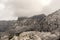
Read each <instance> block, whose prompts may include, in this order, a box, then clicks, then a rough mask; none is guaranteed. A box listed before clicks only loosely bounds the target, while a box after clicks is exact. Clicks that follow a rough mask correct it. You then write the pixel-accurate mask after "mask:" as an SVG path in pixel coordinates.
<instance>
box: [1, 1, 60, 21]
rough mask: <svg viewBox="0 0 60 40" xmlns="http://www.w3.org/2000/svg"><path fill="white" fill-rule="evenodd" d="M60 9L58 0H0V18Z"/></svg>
mask: <svg viewBox="0 0 60 40" xmlns="http://www.w3.org/2000/svg"><path fill="white" fill-rule="evenodd" d="M58 9H60V0H45V1H44V0H0V20H16V19H17V17H18V16H19V17H22V16H28V17H30V16H33V15H39V14H46V15H48V14H51V13H52V12H54V11H56V10H58Z"/></svg>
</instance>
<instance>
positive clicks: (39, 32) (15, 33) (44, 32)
mask: <svg viewBox="0 0 60 40" xmlns="http://www.w3.org/2000/svg"><path fill="white" fill-rule="evenodd" d="M3 25H6V26H7V27H6V28H7V30H5V29H4V30H5V31H4V32H0V40H60V10H57V11H56V12H54V13H52V14H49V15H48V16H46V15H44V14H41V15H35V16H32V17H18V20H16V21H15V22H9V23H8V22H7V24H5V23H2V26H3ZM3 27H5V26H3ZM3 27H2V28H3Z"/></svg>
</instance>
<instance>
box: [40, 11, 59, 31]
mask: <svg viewBox="0 0 60 40" xmlns="http://www.w3.org/2000/svg"><path fill="white" fill-rule="evenodd" d="M41 26H42V29H43V31H53V30H54V31H59V32H60V10H57V11H56V12H54V13H52V14H50V15H48V16H47V17H46V18H45V19H44V20H43V21H42V22H41Z"/></svg>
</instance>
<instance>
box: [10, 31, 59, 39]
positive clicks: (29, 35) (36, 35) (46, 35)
mask: <svg viewBox="0 0 60 40" xmlns="http://www.w3.org/2000/svg"><path fill="white" fill-rule="evenodd" d="M57 34H59V33H57ZM57 34H51V33H50V32H38V31H30V32H23V33H21V34H20V35H19V36H16V35H15V36H14V37H13V38H12V39H10V40H58V39H59V36H58V35H57Z"/></svg>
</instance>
